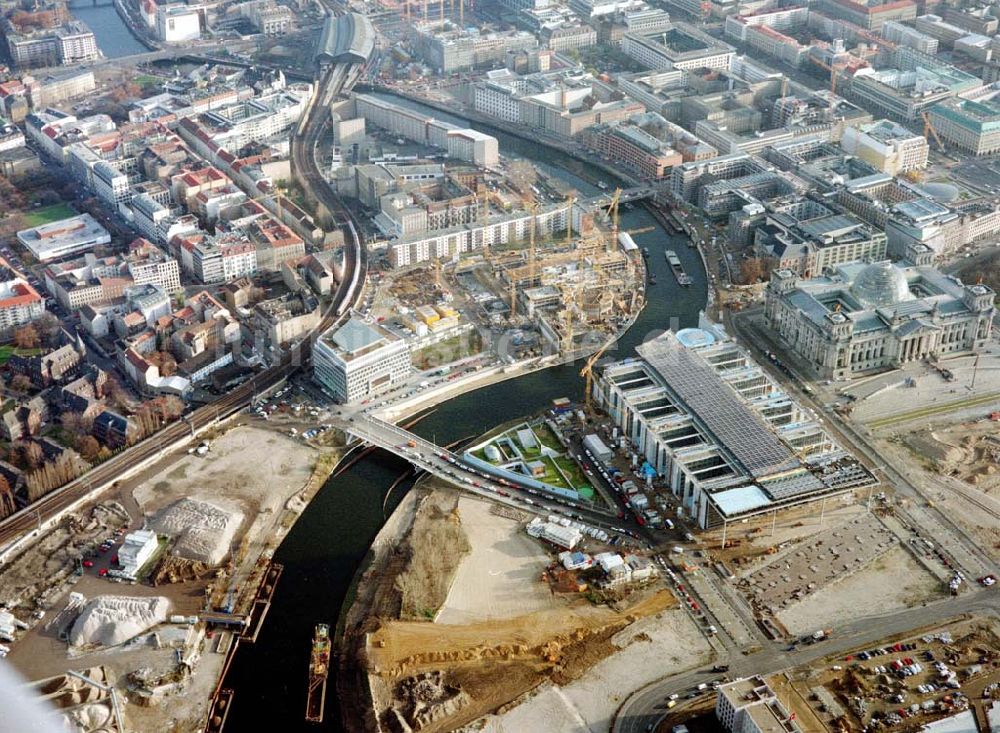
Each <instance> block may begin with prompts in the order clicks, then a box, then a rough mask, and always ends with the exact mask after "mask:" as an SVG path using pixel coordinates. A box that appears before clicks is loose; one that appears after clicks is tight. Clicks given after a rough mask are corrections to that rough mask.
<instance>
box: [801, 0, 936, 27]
mask: <svg viewBox="0 0 1000 733" xmlns="http://www.w3.org/2000/svg"><path fill="white" fill-rule="evenodd" d="M818 10H819V11H820V12H821V13H823V14H824V15H827V16H829V17H831V18H840V19H841V20H846V21H849V22H851V23H854V24H855V25H859V26H861V27H862V28H865V29H867V30H870V31H880V30H881V29H882V26H884V25H885V24H886V23H887V22H889V21H891V20H895V21H906V20H913V19H914V18H916V17H917V5H916V3H914V2H911V0H885V1H883V0H857V1H856V0H820V2H819V4H818Z"/></svg>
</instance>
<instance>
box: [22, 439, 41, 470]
mask: <svg viewBox="0 0 1000 733" xmlns="http://www.w3.org/2000/svg"><path fill="white" fill-rule="evenodd" d="M21 454H22V455H23V456H24V466H25V468H27V469H29V470H31V469H37V468H38V467H39V466H41V465H42V464H43V463H45V453H44V451H42V446H40V445H39V444H38V443H34V442H29V443H24V445H22V446H21Z"/></svg>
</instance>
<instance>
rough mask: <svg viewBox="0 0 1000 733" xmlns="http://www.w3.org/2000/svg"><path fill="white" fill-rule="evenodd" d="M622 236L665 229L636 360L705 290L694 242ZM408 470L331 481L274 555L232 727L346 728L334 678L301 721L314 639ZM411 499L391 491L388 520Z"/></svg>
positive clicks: (566, 390) (510, 397) (454, 422)
mask: <svg viewBox="0 0 1000 733" xmlns="http://www.w3.org/2000/svg"><path fill="white" fill-rule="evenodd" d="M428 112H429V113H430V114H434V115H435V116H436V117H438V118H442V117H444V116H443V115H440V114H438V113H436V112H433V111H430V110H428ZM454 121H455V122H461V120H457V119H456V120H454ZM463 124H465V123H463ZM497 137H498V138H499V141H500V149H501V151H502V152H503V154H504V155H517V156H522V157H525V158H529V159H531V160H533V161H535V162H536V163H538V164H539V165H540V166H542V167H543V168H544V169H545V170H546V171H547V172H549V173H551V174H552V175H554V176H558V177H559V178H560V179H562V180H563V181H565V182H566V183H568V184H570V185H572V186H574V187H576V188H577V189H578V190H579V191H580V193H581V194H584V195H594V194H596V193H599V191H598V189H597V188H596V187H595V186H593V185H592V184H591V183H589V182H588V181H586V180H584V179H583V178H581V175H583V176H587V170H586V168H587V166H586V165H585V164H581V163H580V162H578V161H576V160H574V159H572V158H570V157H569V156H566V155H564V154H562V153H559V152H555V151H553V150H550V149H548V148H544V147H542V146H539V145H536V144H534V143H531V142H528V141H524V140H521V139H520V138H515V137H512V136H509V135H502V134H498V135H497ZM595 177H596V176H595ZM601 177H603V178H605V179H607V176H605V175H603V174H602V175H601ZM608 182H609V183H611V181H610V180H609V181H608ZM621 227H622V229H623V230H626V231H627V230H630V229H643V228H646V227H655V229H654V231H650V232H646V233H643V234H637V235H635V240H636V243H637V244H638V245H639V247H648V248H649V252H650V254H649V258H648V260H647V262H648V266H649V269H650V271H651V272H653V273H655V274H656V275H657V280H658V282H657V284H656V285H652V286H649V287H648V289H647V302H646V307H645V308H644V309H643V312H642V313H641V314H640V316H639V318H638V319H637V321H636V322H635V324H634V325H633V327H632V328H631V329H630V330H629V331H628V332H627V333H626V334H625V335H624V336H623V337H622V338H621V339H620V341H619V343H618V345H617V348H616V349H612V350H609V352H608V353H609V354H610V355H612V356H614V357H615V358H625V357H626V356H630V355H633V354H634V353H635V347H636V346H637V345H638V344H640V343H642V341H643V340H645V339H646V338H647V337H649V336H651V335H655V334H657V333H660V332H662V331H663V330H666V329H669V328H678V327H686V326H693V325H696V324H697V321H698V313H699V311H700V310H701V309H702V308H704V306H705V301H706V293H707V284H706V278H705V271H704V269H703V267H702V264H701V259H700V256H699V255H698V252H697V251H696V250H695V249H693V248H691V247H689V246H688V243H687V239H686V238H683V237H675V236H671V235H670V234H669V233H667V232H665V231H663V230H662V229H661V228H659V227H657V226H656V223H655V221H654V220H653V218H652V217H651V216H650V215H649V214H647V213H646V211H645V210H643V209H642V208H641V207H638V206H637V207H635V209H634V210H630V211H623V212H622V217H621ZM666 249H673V250H675V251H676V252H677V255H678V256H679V257H680V259H681V262H682V263H683V265H684V269H685V270H686V271H687V272H688V273H689V274H690V275H691V276H692V278H693V279H694V283H693V284H692V285H691V286H690V287H686V288H682V287H680V286H679V285H678V284H677V282H676V280H675V279H674V277H673V274H672V273H671V270H670V267H669V265H668V264H667V262H666V258H665V257H664V250H666ZM579 369H580V364H579V363H577V364H575V365H565V366H559V367H553V368H550V369H546V370H544V371H540V372H535V373H532V374H528V375H525V376H523V377H519V378H517V379H514V380H510V381H507V382H502V383H499V384H495V385H492V386H489V387H485V388H483V389H480V390H477V391H475V392H473V393H469V394H466V395H463V396H461V397H456V398H455V399H452V400H450V401H448V402H444V403H442V404H440V405H438V409H437V411H436V412H434V413H433V414H431V415H430V416H428V417H427V418H426V419H424V420H422V421H421V422H420V423H419V424H418V425H417V426H416V428H415V432H418V433H420V434H421V435H424V436H426V437H433V438H434V439H435V440H436V441H437V442H439V443H442V444H446V443H449V442H451V441H453V440H457V439H459V438H464V437H466V436H469V435H472V434H477V433H480V432H483V431H485V430H486V429H487V428H489V427H492V426H493V425H495V424H497V423H500V422H503V421H506V420H510V419H511V418H513V417H515V416H517V415H523V414H529V413H534V412H538V411H540V410H542V409H544V408H545V407H547V406H548V405H549V404H550V401H551V400H552V399H553V398H555V397H563V396H565V397H569V398H570V399H574V400H576V399H580V398H581V396H582V395H581V393H582V391H583V390H582V384H583V381H582V379H581V378H580V377H579ZM248 458H249V457H248ZM405 467H406V464H405V462H403V461H402V460H401V459H399V458H397V457H395V456H393V455H391V454H389V453H386V452H383V451H377V452H376V453H374V454H372V455H371V457H369V458H367V459H365V460H363V461H360V462H358V463H357V464H355V465H354V466H353V467H352V468H351V469H350V470H349V471H346V472H345V473H344V474H343V475H341V476H339V477H337V478H331V479H330V480H329V481H328V482H327V483H326V485H325V486H324V487H323V489H322V490H321V491H320V492H319V494H318V495H317V496H316V498H315V499H313V501H312V503H311V504H310V505H309V507H308V509H307V510H306V511H305V513H304V514H303V515H302V517H301V518H300V519H299V521H298V522H297V523H296V524H295V526H294V527H293V528H292V531H291V532H290V533H289V534H288V536H287V537H286V538H285V540H284V542H283V543H282V544H281V546H280V547H279V549H278V551H277V553H276V557H275V560H276V561H277V562H280V563H283V564H284V566H285V571H284V575H283V576H282V579H281V582H280V584H279V587H278V592H277V594H276V597H275V601H274V604H273V605H272V608H271V612H270V614H269V615H268V618H267V621H266V623H265V625H264V628H263V630H262V632H261V634H260V637H259V638H258V641H257V643H256V644H255V645H253V646H244V647H242V648H241V649H240V650H239V652H238V654H237V657H236V659H235V660H234V663H233V666H232V668H231V670H230V672H229V674H228V676H227V679H226V683H225V686H227V687H232V688H234V689H235V690H236V696H235V699H234V701H233V707H232V710H231V713H230V716H229V722H228V723H227V730H231V731H248V730H280V731H297V730H323V731H341V730H342V727H341V720H340V710H339V708H338V704H337V700H336V693H335V690H336V686H335V684H334V680H333V677H332V676H331V679H330V684H329V686H328V688H327V691H328V695H327V703H326V715H325V722H324V723H323V725H322V726H319V727H317V726H311V725H308V724H306V723H305V722H304V720H303V716H304V712H305V699H306V681H307V676H308V669H307V668H308V660H309V646H310V639H311V637H312V630H313V626H314V625H315V624H316V623H317V622H320V621H325V622H327V623H329V624H331V626H332V625H333V624H334V623H335V622H336V620H337V617H338V614H339V612H340V608H341V605H342V603H343V602H344V598H345V594H346V593H347V590H348V586H349V585H350V583H351V580H352V578H353V576H354V573H355V571H356V570H357V568H358V565H359V563H360V562H361V560H362V559H363V558H364V556H365V553H366V552H367V550H368V547H369V545H370V544H371V542H372V540H373V538H374V537H375V535H376V534H377V533H378V531H379V529H380V527H381V526H382V523H383V522H384V521H385V516H384V515H383V499H384V498H385V492H386V490H387V488H388V487H389V485H390V484H391V483H392V482H393V481H394V480H395V478H396V477H397V476H398V475H400V473H402V472H403V470H404V469H405ZM403 493H404V492H403V491H402V490H400V489H397V490H396V491H395V492H393V496H392V497H390V499H391V501H390V502H389V505H388V507H387V511H389V512H391V511H392V509H393V507H394V506H395V505H396V504H397V503H398V501H399V499H400V498H401V497H402V495H403ZM665 671H666V670H665Z"/></svg>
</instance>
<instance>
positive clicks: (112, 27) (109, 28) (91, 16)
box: [69, 0, 148, 59]
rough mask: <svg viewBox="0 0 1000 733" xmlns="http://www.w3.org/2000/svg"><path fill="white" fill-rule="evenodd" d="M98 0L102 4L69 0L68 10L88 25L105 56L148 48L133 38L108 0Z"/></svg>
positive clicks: (133, 52) (126, 54)
mask: <svg viewBox="0 0 1000 733" xmlns="http://www.w3.org/2000/svg"><path fill="white" fill-rule="evenodd" d="M98 2H100V3H102V4H101V5H97V6H95V5H94V4H93V3H92V2H90V0H71V2H70V3H69V12H70V14H71V15H72V16H73V17H74V18H76V19H77V20H82V21H83V22H84V23H86V24H87V25H88V26H89V27H90V30H92V31H93V32H94V38H95V39H97V47H98V48H100V49H101V52H102V53H103V54H104V55H105V57H107V58H109V59H114V58H118V57H119V56H131V55H132V54H135V53H144V52H145V51H147V50H148V49H147V48H146V47H145V46H143V45H142V44H141V43H139V41H137V40H136V39H135V36H133V35H132V31H130V30H129V29H128V26H126V25H125V22H124V21H123V20H122V19H121V16H120V15H118V11H117V10H115V6H114V5H113V4H111V3H109V2H108V0H98ZM103 3H107V4H106V5H105V4H103Z"/></svg>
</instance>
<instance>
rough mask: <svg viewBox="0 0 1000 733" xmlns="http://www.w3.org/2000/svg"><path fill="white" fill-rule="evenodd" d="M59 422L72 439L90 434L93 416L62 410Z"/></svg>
mask: <svg viewBox="0 0 1000 733" xmlns="http://www.w3.org/2000/svg"><path fill="white" fill-rule="evenodd" d="M59 422H61V423H62V426H63V430H65V431H66V432H67V433H69V435H70V437H71V438H72V439H73V440H74V441H77V440H80V439H82V438H83V437H84V436H87V435H90V432H91V431H92V430H93V429H94V418H92V417H86V416H84V415H83V413H80V412H64V413H63V414H62V415H61V416H60V418H59Z"/></svg>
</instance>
